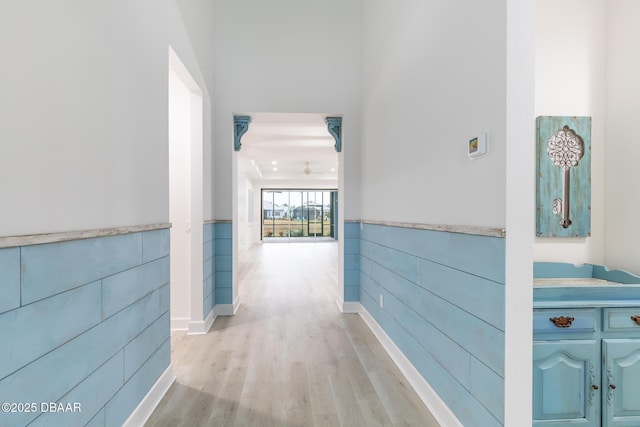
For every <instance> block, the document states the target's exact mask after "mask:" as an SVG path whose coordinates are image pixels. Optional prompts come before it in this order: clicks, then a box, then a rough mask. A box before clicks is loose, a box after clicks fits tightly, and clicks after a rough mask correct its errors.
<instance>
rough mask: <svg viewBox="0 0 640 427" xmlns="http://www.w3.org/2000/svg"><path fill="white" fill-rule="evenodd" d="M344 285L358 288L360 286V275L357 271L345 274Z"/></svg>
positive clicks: (349, 271)
mask: <svg viewBox="0 0 640 427" xmlns="http://www.w3.org/2000/svg"><path fill="white" fill-rule="evenodd" d="M344 285H345V286H352V287H358V286H359V285H360V273H359V272H357V271H355V270H348V271H345V272H344Z"/></svg>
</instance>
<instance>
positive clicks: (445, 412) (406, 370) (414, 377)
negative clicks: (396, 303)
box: [357, 303, 463, 427]
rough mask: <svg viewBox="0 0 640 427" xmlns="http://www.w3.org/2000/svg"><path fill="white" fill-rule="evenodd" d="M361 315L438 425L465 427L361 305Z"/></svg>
mask: <svg viewBox="0 0 640 427" xmlns="http://www.w3.org/2000/svg"><path fill="white" fill-rule="evenodd" d="M357 304H358V305H360V310H359V314H360V316H361V317H362V320H364V323H366V324H367V326H368V327H369V329H371V332H373V334H374V335H375V336H376V338H377V339H378V341H380V344H382V347H383V348H384V349H385V350H386V351H387V353H388V354H389V357H391V360H393V362H394V363H395V364H396V366H397V367H398V369H400V372H402V375H404V377H405V378H406V379H407V381H408V382H409V384H410V385H411V387H413V389H414V390H415V392H416V393H417V394H418V397H419V398H420V400H422V402H423V403H424V404H425V406H426V407H427V408H428V409H429V412H431V414H432V415H433V416H434V417H435V419H436V421H438V424H440V425H441V426H443V427H463V425H462V423H461V422H460V421H459V420H458V418H456V416H455V414H454V413H453V412H452V411H451V409H450V408H449V407H448V406H447V404H446V403H444V401H443V400H442V399H441V398H440V396H438V394H437V393H436V392H435V390H434V389H433V388H432V387H431V385H430V384H429V383H428V382H427V380H425V379H424V377H423V376H422V375H420V372H418V370H417V369H416V368H415V366H413V365H412V364H411V362H410V361H409V359H407V357H406V356H405V355H404V354H403V353H402V351H400V349H399V348H398V347H397V346H396V345H395V343H394V342H393V341H392V340H391V338H389V336H388V335H387V334H386V332H385V331H384V330H383V329H382V327H381V326H380V325H379V324H378V322H376V321H375V319H374V318H373V317H372V316H371V314H370V313H369V312H368V311H367V309H366V308H364V307H363V306H362V305H361V304H360V303H357Z"/></svg>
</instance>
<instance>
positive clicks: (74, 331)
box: [0, 282, 102, 378]
mask: <svg viewBox="0 0 640 427" xmlns="http://www.w3.org/2000/svg"><path fill="white" fill-rule="evenodd" d="M100 304H101V302H100V282H94V283H92V284H90V285H86V286H82V287H80V288H77V289H74V290H71V291H68V292H64V293H62V294H59V295H56V296H54V297H51V298H47V299H44V300H41V301H38V302H35V303H33V304H29V305H26V306H24V307H21V308H19V309H17V310H13V311H9V312H7V313H4V314H2V315H0V331H2V337H3V338H2V351H0V378H2V377H5V376H7V375H8V374H10V373H12V372H14V371H16V370H18V369H20V368H21V367H22V366H24V365H25V364H27V363H29V362H31V361H33V360H35V359H37V358H38V357H40V356H42V355H44V354H47V353H49V352H50V351H51V350H54V349H55V348H57V347H59V346H61V345H62V344H64V343H65V342H67V341H69V340H71V339H72V338H75V337H76V336H78V335H80V334H81V333H83V332H85V331H86V330H88V329H90V328H91V327H93V326H95V325H97V324H98V323H100V321H101V320H102V318H101V313H100ZM61 308H62V309H61Z"/></svg>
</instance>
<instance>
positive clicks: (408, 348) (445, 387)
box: [363, 298, 502, 427]
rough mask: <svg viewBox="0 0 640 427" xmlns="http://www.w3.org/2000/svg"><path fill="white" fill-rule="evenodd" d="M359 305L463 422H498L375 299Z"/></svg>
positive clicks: (484, 425)
mask: <svg viewBox="0 0 640 427" xmlns="http://www.w3.org/2000/svg"><path fill="white" fill-rule="evenodd" d="M363 305H364V307H365V308H366V309H367V311H369V313H370V314H371V315H372V316H373V317H374V319H375V320H376V322H377V323H378V324H379V325H380V326H381V327H382V328H383V329H384V330H385V332H386V333H387V334H388V335H389V337H390V338H391V339H392V340H393V342H394V343H395V344H396V346H398V348H399V349H400V351H402V353H403V354H404V355H405V356H406V357H407V358H408V359H409V361H410V362H411V364H412V365H413V366H414V367H415V368H416V369H417V370H418V371H419V372H420V374H421V375H422V376H423V377H424V378H425V379H426V380H427V382H429V384H430V385H431V387H433V388H434V390H436V392H437V393H438V395H439V396H440V397H441V398H442V399H443V400H444V401H445V403H446V404H447V406H449V408H451V410H452V411H453V412H454V413H455V414H456V417H457V418H458V419H459V420H460V421H461V422H462V424H463V425H465V426H478V427H501V426H502V424H501V423H500V421H498V419H497V418H496V417H495V416H493V415H492V414H491V413H490V412H489V411H488V410H487V408H485V407H484V406H483V405H482V404H481V403H480V402H479V401H478V400H477V399H476V397H475V396H473V395H471V393H469V390H467V389H465V388H464V387H463V386H462V385H461V384H460V383H459V382H458V381H456V379H455V378H454V377H453V376H452V375H451V374H450V373H449V372H447V371H446V370H445V369H443V368H442V366H441V365H440V364H439V363H438V362H436V361H435V360H434V359H433V358H432V357H431V355H430V354H429V353H428V352H425V351H424V349H423V348H422V347H421V346H420V345H419V344H418V343H417V342H416V341H415V340H414V339H413V338H412V337H411V336H410V335H409V334H407V333H406V331H405V330H404V329H403V328H401V327H400V326H399V325H398V324H397V323H396V322H395V321H394V320H393V319H392V318H391V317H390V316H389V315H388V314H387V313H386V312H384V311H383V310H381V309H380V308H379V307H378V305H377V303H376V302H375V301H373V300H371V299H370V298H365V299H364V301H363Z"/></svg>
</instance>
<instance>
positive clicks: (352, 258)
mask: <svg viewBox="0 0 640 427" xmlns="http://www.w3.org/2000/svg"><path fill="white" fill-rule="evenodd" d="M344 269H345V271H347V270H355V271H358V270H360V256H359V255H355V254H344Z"/></svg>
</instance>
